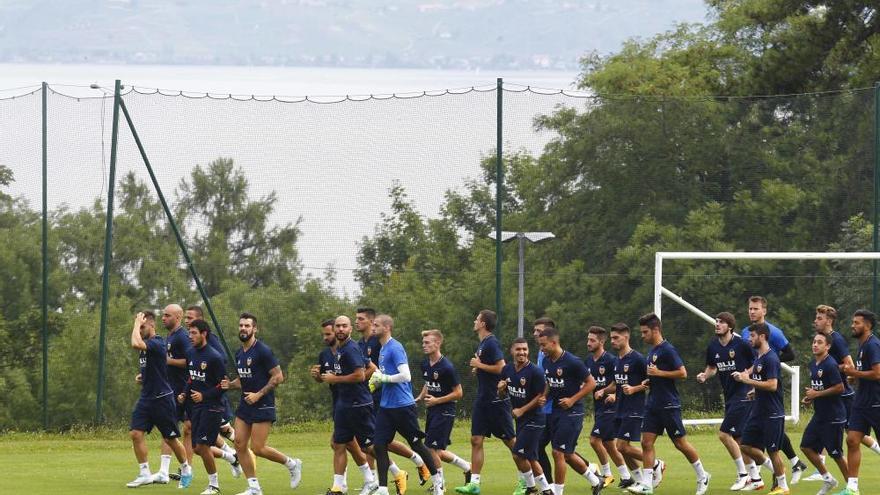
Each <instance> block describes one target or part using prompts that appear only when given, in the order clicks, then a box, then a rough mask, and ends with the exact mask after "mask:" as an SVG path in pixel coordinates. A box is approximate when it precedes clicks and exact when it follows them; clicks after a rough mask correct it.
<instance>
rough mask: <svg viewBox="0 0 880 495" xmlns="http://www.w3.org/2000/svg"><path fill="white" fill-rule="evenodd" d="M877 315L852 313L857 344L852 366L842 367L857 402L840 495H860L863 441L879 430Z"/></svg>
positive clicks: (879, 351)
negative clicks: (854, 384) (846, 473)
mask: <svg viewBox="0 0 880 495" xmlns="http://www.w3.org/2000/svg"><path fill="white" fill-rule="evenodd" d="M875 328H877V316H876V315H875V314H874V313H872V312H871V311H868V310H867V309H860V310H858V311H856V312H855V313H854V314H853V318H852V335H853V337H855V338H856V340H858V341H859V351H858V357H857V359H856V363H855V366H849V365H844V367H843V374H845V375H846V376H847V377H848V378H852V379H853V380H855V381H856V382H857V383H858V388H857V389H856V399H855V402H853V408H852V412H851V413H850V417H849V431H848V432H847V434H846V461H847V467H848V469H849V478H848V479H847V482H846V488H845V489H844V490H843V491H841V492H840V495H858V494H859V469H860V468H861V465H862V451H861V445H862V438H863V437H864V436H865V435H867V434H868V433H870V432H871V428H873V429H874V431H878V430H880V339H878V338H877V337H876V336H875V335H874V329H875Z"/></svg>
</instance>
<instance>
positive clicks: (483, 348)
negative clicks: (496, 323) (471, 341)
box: [476, 334, 506, 404]
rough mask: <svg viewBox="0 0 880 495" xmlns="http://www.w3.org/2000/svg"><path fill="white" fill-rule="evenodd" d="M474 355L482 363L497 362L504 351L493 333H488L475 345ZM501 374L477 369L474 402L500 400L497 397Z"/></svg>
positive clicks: (502, 357)
mask: <svg viewBox="0 0 880 495" xmlns="http://www.w3.org/2000/svg"><path fill="white" fill-rule="evenodd" d="M476 357H477V358H479V360H480V362H481V363H483V364H489V365H493V364H498V361H501V360H502V359H504V353H503V352H502V351H501V345H500V344H498V339H496V338H495V336H494V335H492V334H489V335H487V336H486V338H485V339H483V340H481V341H480V345H479V346H477V352H476ZM500 380H501V375H495V374H492V373H489V372H488V371H483V370H479V369H478V370H477V399H476V402H480V403H483V404H485V403H489V402H500V401H501V400H506V399H499V398H498V382H499V381H500Z"/></svg>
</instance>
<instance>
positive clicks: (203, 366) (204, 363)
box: [200, 361, 208, 370]
mask: <svg viewBox="0 0 880 495" xmlns="http://www.w3.org/2000/svg"><path fill="white" fill-rule="evenodd" d="M200 366H201V368H202V370H204V369H205V368H207V367H208V363H206V362H205V361H202V364H201V365H200Z"/></svg>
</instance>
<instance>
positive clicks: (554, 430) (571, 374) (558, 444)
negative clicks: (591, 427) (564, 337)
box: [541, 328, 605, 495]
mask: <svg viewBox="0 0 880 495" xmlns="http://www.w3.org/2000/svg"><path fill="white" fill-rule="evenodd" d="M541 345H542V348H543V351H544V355H545V356H546V358H545V359H544V379H545V380H546V382H547V392H546V396H547V401H548V402H552V403H553V412H552V413H551V414H550V418H549V427H550V434H551V441H550V443H551V445H552V446H553V461H554V467H555V468H556V469H555V471H556V476H555V477H554V479H553V482H554V485H553V491H554V492H555V494H556V495H563V491H564V490H565V476H566V471H567V467H568V466H571V468H572V469H574V471H575V472H576V473H578V474H580V475H581V476H583V477H584V478H586V479H587V481H588V482H589V483H590V486H591V487H592V488H593V490H592V493H593V495H596V494H597V493H599V492H601V491H602V488H604V487H605V483H604V481H603V480H600V479H599V478H598V477H597V476H596V475H595V474H593V471H591V470H590V466H589V464H588V463H587V462H585V461H584V459H583V458H582V457H581V456H579V455H577V454H575V448H576V447H577V441H578V437H579V436H580V433H581V429H582V428H583V426H584V402H583V398H584V397H586V396H587V395H589V394H590V393H591V392H592V391H593V389H594V388H596V381H595V380H593V377H592V376H591V375H590V370H588V369H587V367H586V365H584V362H583V360H582V359H581V358H579V357H577V356H575V355H574V354H572V353H570V352H568V351H566V350H564V349H563V348H562V347H561V346H560V345H559V330H557V329H555V328H545V329H544V331H543V332H541Z"/></svg>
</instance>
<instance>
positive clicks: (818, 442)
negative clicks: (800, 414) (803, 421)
mask: <svg viewBox="0 0 880 495" xmlns="http://www.w3.org/2000/svg"><path fill="white" fill-rule="evenodd" d="M843 426H844V423H829V422H828V421H823V420H816V417H815V416H814V417H813V419H811V420H810V423H809V424H807V427H806V429H804V435H803V437H801V448H806V449H810V450H813V451H816V452H822V450H827V451H828V455H830V456H831V457H832V458H834V459H837V458H839V457H840V456H841V455H843Z"/></svg>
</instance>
